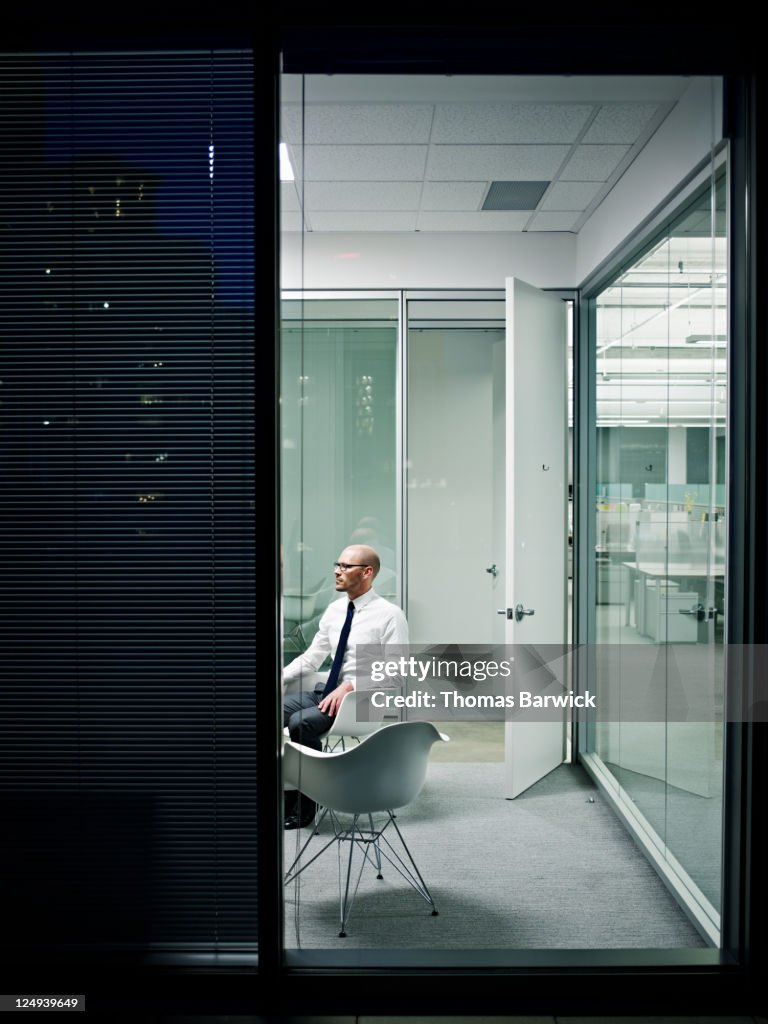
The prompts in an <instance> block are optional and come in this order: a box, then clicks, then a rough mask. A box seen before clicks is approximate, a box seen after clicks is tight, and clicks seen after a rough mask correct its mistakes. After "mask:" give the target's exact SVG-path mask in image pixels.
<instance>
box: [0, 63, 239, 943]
mask: <svg viewBox="0 0 768 1024" xmlns="http://www.w3.org/2000/svg"><path fill="white" fill-rule="evenodd" d="M0 75H1V76H2V95H3V102H2V113H0V118H2V120H3V124H2V129H3V138H4V140H5V141H4V144H3V147H2V152H0V230H2V234H3V239H2V257H1V259H2V272H1V273H0V291H1V292H2V295H1V298H0V307H1V311H0V330H1V331H2V346H1V348H0V361H1V363H2V373H1V374H0V377H1V379H2V386H1V387H0V398H1V399H2V405H0V416H1V417H2V430H1V433H0V436H1V437H2V440H1V441H0V444H1V445H2V490H3V495H4V498H3V502H2V521H3V540H4V542H5V549H6V555H5V557H4V560H3V571H2V590H1V593H2V623H1V627H0V628H1V629H2V640H3V646H4V652H3V661H4V683H3V692H2V698H1V699H0V702H1V703H2V705H3V707H2V711H1V712H0V748H2V751H3V753H2V759H3V765H2V767H3V771H2V773H0V777H1V779H2V781H1V782H0V786H1V787H2V788H1V789H0V805H2V807H3V810H2V814H3V821H4V834H5V839H4V841H3V844H2V845H3V849H2V853H1V854H0V866H2V868H3V870H1V871H0V879H2V886H3V887H4V888H6V890H7V892H9V893H11V894H13V895H15V896H17V897H20V899H19V901H18V905H19V907H20V911H21V912H20V913H19V915H18V918H17V919H13V920H8V921H7V927H6V934H8V935H12V936H13V937H14V941H15V943H16V944H17V945H19V946H22V947H23V946H24V945H25V944H28V943H32V942H34V941H35V936H37V940H38V941H39V937H40V935H46V936H47V939H48V940H49V941H51V942H66V943H86V944H90V943H100V944H102V946H103V945H104V944H109V943H126V942H127V943H138V944H139V945H146V944H147V943H153V942H158V943H171V944H179V943H182V942H185V943H193V944H200V945H201V946H203V947H208V948H210V947H212V946H214V945H218V944H226V943H242V942H248V941H251V940H253V939H254V936H255V930H256V901H255V884H256V874H255V864H254V859H255V839H256V836H255V800H256V796H255V779H254V778H253V772H252V771H251V770H250V766H251V765H252V764H253V762H254V759H255V752H254V746H255V686H254V661H255V643H254V615H253V600H254V550H253V533H254V531H253V525H252V520H253V483H254V480H253V477H254V453H253V396H254V388H253V269H252V268H253V238H252V233H253V187H252V177H253V176H252V155H253V152H252V121H253V117H252V110H251V105H252V86H251V81H252V59H251V57H250V55H249V54H247V53H241V52H231V51H227V52H190V53H173V54H166V53H160V52H158V53H153V54H141V53H102V54H95V53H91V54H82V55H77V54H75V55H61V56H56V55H46V56H33V55H26V56H16V57H5V58H2V61H0ZM4 902H5V901H4ZM67 907H69V908H70V909H72V910H75V909H76V911H77V912H76V913H74V914H63V913H62V908H67Z"/></svg>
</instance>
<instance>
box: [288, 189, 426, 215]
mask: <svg viewBox="0 0 768 1024" xmlns="http://www.w3.org/2000/svg"><path fill="white" fill-rule="evenodd" d="M420 193H421V184H420V183H419V182H418V181H308V182H307V184H306V190H305V201H306V204H307V209H308V210H311V211H312V213H313V214H314V213H316V212H317V211H318V210H418V208H419V195H420Z"/></svg>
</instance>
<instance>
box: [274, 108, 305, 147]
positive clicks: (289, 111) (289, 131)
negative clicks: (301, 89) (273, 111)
mask: <svg viewBox="0 0 768 1024" xmlns="http://www.w3.org/2000/svg"><path fill="white" fill-rule="evenodd" d="M279 135H280V141H281V142H287V143H288V144H289V145H299V144H300V143H301V141H302V139H303V137H304V129H303V125H302V119H301V104H300V103H281V104H280V130H279Z"/></svg>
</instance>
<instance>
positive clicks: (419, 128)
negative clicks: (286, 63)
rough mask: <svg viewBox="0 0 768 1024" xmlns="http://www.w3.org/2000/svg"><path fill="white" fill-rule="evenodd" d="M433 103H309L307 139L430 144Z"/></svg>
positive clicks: (314, 141)
mask: <svg viewBox="0 0 768 1024" xmlns="http://www.w3.org/2000/svg"><path fill="white" fill-rule="evenodd" d="M432 110H433V108H432V106H431V104H426V103H424V104H419V103H329V104H317V105H315V104H312V103H308V104H307V106H306V114H305V120H304V142H305V143H307V144H309V145H315V144H318V145H319V144H330V145H341V144H347V145H349V144H352V145H354V144H358V145H359V144H362V145H373V144H377V143H378V144H380V145H412V144H414V143H424V144H426V143H428V142H429V133H430V129H431V126H432Z"/></svg>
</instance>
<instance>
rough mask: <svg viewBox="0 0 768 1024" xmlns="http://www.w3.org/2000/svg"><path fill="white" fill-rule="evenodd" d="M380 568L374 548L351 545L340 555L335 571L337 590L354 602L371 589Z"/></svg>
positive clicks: (363, 545)
mask: <svg viewBox="0 0 768 1024" xmlns="http://www.w3.org/2000/svg"><path fill="white" fill-rule="evenodd" d="M345 567H346V568H345ZM380 567H381V562H380V561H379V556H378V555H377V554H376V552H375V551H374V550H373V548H372V547H369V546H368V545H367V544H350V545H349V546H348V547H346V548H344V550H343V551H342V552H341V554H340V555H339V560H338V562H337V563H336V568H335V569H334V573H335V575H336V590H337V591H340V592H343V593H346V594H347V596H348V597H349V599H350V601H353V600H354V599H355V598H357V597H360V596H361V595H362V594H365V593H366V592H367V591H369V590H370V589H371V587H372V586H373V581H374V579H375V577H376V574H377V573H378V571H379V568H380Z"/></svg>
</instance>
